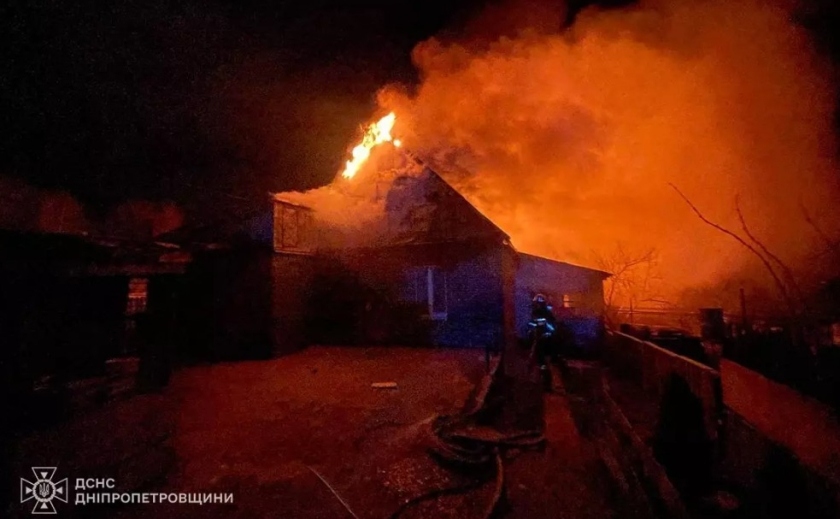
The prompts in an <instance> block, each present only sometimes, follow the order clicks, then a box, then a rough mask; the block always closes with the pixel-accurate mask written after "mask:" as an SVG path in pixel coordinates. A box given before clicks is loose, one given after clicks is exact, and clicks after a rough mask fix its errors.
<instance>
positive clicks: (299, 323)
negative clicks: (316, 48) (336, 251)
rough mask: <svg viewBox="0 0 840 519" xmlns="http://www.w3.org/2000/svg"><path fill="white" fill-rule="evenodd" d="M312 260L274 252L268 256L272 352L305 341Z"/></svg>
mask: <svg viewBox="0 0 840 519" xmlns="http://www.w3.org/2000/svg"><path fill="white" fill-rule="evenodd" d="M314 265H315V260H314V258H313V257H312V256H305V255H299V254H277V253H275V254H274V255H273V256H272V259H271V330H272V331H271V333H272V350H273V353H274V355H275V356H276V355H282V354H284V353H289V352H292V351H296V350H298V349H300V348H302V347H303V346H305V345H306V344H307V343H308V342H309V338H310V334H309V330H308V327H309V324H310V322H309V311H310V309H311V304H310V303H311V301H310V296H311V292H312V290H311V286H312V282H313V279H314Z"/></svg>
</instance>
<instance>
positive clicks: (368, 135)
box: [341, 112, 402, 178]
mask: <svg viewBox="0 0 840 519" xmlns="http://www.w3.org/2000/svg"><path fill="white" fill-rule="evenodd" d="M396 118H397V116H396V115H395V114H394V112H391V113H389V114H388V115H386V116H385V117H383V118H382V119H380V120H378V121H377V122H375V123H373V124H371V125H370V126H368V128H367V130H365V136H364V137H362V142H361V143H359V145H358V146H356V147H355V148H353V152H352V155H353V158H352V159H350V160H348V161H347V166H346V167H345V168H344V171H343V172H342V173H341V175H342V176H343V177H344V178H353V176H354V175H355V174H356V172H358V171H359V168H360V167H362V164H364V163H365V161H366V160H367V159H368V157H370V152H371V150H372V149H373V148H374V147H376V146H378V145H380V144H382V143H383V142H393V143H394V146H396V147H398V148H399V147H400V145H401V144H402V143H401V142H400V141H399V140H394V139H393V138H392V137H391V129H392V128H393V127H394V121H395V120H396Z"/></svg>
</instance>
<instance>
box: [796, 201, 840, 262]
mask: <svg viewBox="0 0 840 519" xmlns="http://www.w3.org/2000/svg"><path fill="white" fill-rule="evenodd" d="M799 208H800V209H801V210H802V216H803V217H804V218H805V222H807V223H808V225H810V226H811V228H812V229H813V230H814V232H815V233H817V236H819V237H820V238H821V239H822V240H823V241H824V242H825V245H826V250H825V251H823V253H822V254H825V253H827V252H835V253H837V252H840V240H832V239H831V238H830V237H829V236H828V234H826V233H825V231H823V230H822V228H821V227H820V226H819V225H817V222H816V221H814V219H813V218H811V213H809V212H808V209H807V208H806V207H805V204H804V203H802V200H801V199H800V200H799ZM822 254H820V255H822Z"/></svg>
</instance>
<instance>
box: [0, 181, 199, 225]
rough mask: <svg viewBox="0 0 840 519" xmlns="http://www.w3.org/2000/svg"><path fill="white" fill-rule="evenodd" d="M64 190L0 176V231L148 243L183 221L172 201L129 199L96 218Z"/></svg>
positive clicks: (181, 213)
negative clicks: (82, 236)
mask: <svg viewBox="0 0 840 519" xmlns="http://www.w3.org/2000/svg"><path fill="white" fill-rule="evenodd" d="M90 213H91V211H89V210H88V209H87V208H86V207H85V206H84V205H83V204H82V203H81V202H80V201H79V200H78V199H77V198H75V197H74V196H73V195H72V194H70V193H68V192H66V191H51V190H45V189H41V188H38V187H35V186H33V185H31V184H28V183H26V182H24V181H22V180H19V179H17V178H13V177H6V176H0V229H8V230H14V231H27V232H44V233H60V234H78V235H85V234H103V235H107V236H112V237H118V238H129V239H136V240H148V239H152V238H153V237H155V236H158V235H161V234H163V233H166V232H169V231H171V230H174V229H177V228H178V227H180V226H181V225H182V224H183V222H184V215H183V212H182V210H181V209H180V208H179V207H178V206H177V205H176V204H175V203H173V202H166V201H164V202H152V201H146V200H129V201H126V202H123V203H121V204H119V205H117V206H116V207H114V208H112V209H111V210H110V211H109V212H108V213H107V214H105V215H104V217H100V218H95V217H92V216H91V214H90Z"/></svg>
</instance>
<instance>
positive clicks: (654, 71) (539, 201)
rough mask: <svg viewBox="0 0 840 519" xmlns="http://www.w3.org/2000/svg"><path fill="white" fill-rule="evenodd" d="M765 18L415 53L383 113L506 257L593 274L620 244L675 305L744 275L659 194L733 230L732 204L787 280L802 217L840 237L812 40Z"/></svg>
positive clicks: (826, 84)
mask: <svg viewBox="0 0 840 519" xmlns="http://www.w3.org/2000/svg"><path fill="white" fill-rule="evenodd" d="M766 4H767V3H766V2H759V1H758V0H755V1H749V0H748V1H740V2H733V1H731V0H709V1H704V2H689V1H687V0H685V1H672V2H667V3H659V2H657V3H648V4H644V5H642V6H641V7H635V8H632V9H625V10H619V11H597V10H592V11H588V12H584V13H582V14H581V15H580V16H579V17H578V20H577V22H576V23H575V25H574V27H572V28H571V29H569V30H567V31H566V32H563V33H550V32H546V31H544V30H525V31H521V32H520V33H519V36H517V37H513V38H511V37H502V38H499V39H498V40H496V41H494V42H492V43H490V44H482V43H480V42H479V43H476V42H470V41H465V42H459V43H443V42H441V41H439V40H436V39H431V40H428V41H425V42H422V43H420V44H419V45H417V47H416V48H415V49H414V53H413V59H414V62H415V64H416V66H417V68H418V69H419V72H420V77H421V83H420V84H419V86H418V87H417V88H416V89H415V90H414V91H413V93H408V92H407V91H406V90H405V89H404V88H403V87H400V86H389V87H387V88H385V89H383V90H382V91H381V92H380V95H379V99H380V104H381V106H382V108H383V109H385V110H388V111H394V112H395V113H396V114H397V119H398V120H399V121H400V137H401V138H403V141H404V142H405V143H406V146H409V147H410V148H411V149H412V150H413V151H415V152H417V153H418V155H420V156H423V157H427V158H429V159H430V161H431V162H433V163H434V164H436V165H437V166H438V169H440V173H441V174H443V175H444V177H445V178H446V179H447V180H448V181H449V182H451V183H452V184H454V185H455V186H456V187H457V188H459V190H460V191H461V192H462V193H463V194H464V195H465V196H467V198H469V199H470V200H471V201H472V202H473V203H474V204H475V205H476V206H477V207H478V208H479V209H480V210H481V211H482V212H484V214H486V215H487V216H488V217H490V218H491V219H492V220H493V221H495V222H496V223H497V224H498V225H499V226H500V227H502V228H503V229H504V230H505V231H506V232H508V233H509V234H510V235H511V236H512V238H513V241H514V245H516V246H517V247H518V248H519V249H521V250H524V251H527V252H532V253H535V254H540V255H545V256H549V257H553V258H558V259H561V260H566V261H572V262H577V263H584V264H593V262H595V260H596V259H597V258H598V257H603V256H604V255H606V254H608V253H609V251H612V250H614V249H615V247H616V245H617V244H619V243H621V244H622V245H623V247H625V249H627V250H639V251H642V250H648V249H650V248H651V247H654V248H656V249H657V251H658V254H657V258H658V267H659V269H660V270H661V272H660V274H659V275H658V276H657V279H659V280H661V281H660V284H661V286H660V287H658V288H657V291H658V292H659V293H661V294H662V295H664V297H666V298H670V299H672V300H673V299H676V298H678V297H679V294H681V293H683V292H685V291H686V290H690V289H696V288H697V287H701V286H706V285H709V284H713V283H717V282H719V281H722V280H724V279H728V278H730V277H731V276H733V275H734V274H736V273H738V272H742V271H744V270H745V269H747V270H749V269H752V268H753V267H754V265H753V262H752V260H751V258H750V255H749V252H747V251H745V250H744V249H742V248H741V246H740V245H738V244H737V243H735V242H734V241H732V240H731V239H730V238H728V237H726V236H723V235H722V234H720V233H718V232H717V231H715V230H713V229H710V228H709V227H707V226H705V225H704V224H703V223H701V222H700V220H699V219H697V217H696V216H695V215H694V214H693V213H692V212H691V211H690V209H689V208H688V207H687V206H686V205H685V204H684V203H683V202H682V201H681V200H680V199H679V198H678V197H677V196H676V194H675V193H674V191H673V190H671V189H670V188H669V187H668V184H669V183H674V184H676V185H677V186H679V187H680V189H681V190H682V191H683V192H685V193H686V195H687V196H688V197H689V198H690V199H691V200H692V201H693V202H694V203H695V204H696V205H697V206H698V207H699V208H701V209H702V210H703V212H704V213H705V214H706V215H707V216H708V217H709V218H711V219H713V220H715V221H717V222H719V223H721V224H723V225H725V226H728V227H730V228H733V229H735V230H738V229H740V225H739V224H738V220H737V216H736V214H735V206H734V198H735V196H736V195H739V196H740V200H741V207H742V210H743V211H744V215H745V217H746V219H747V221H748V222H749V223H750V225H751V230H752V231H753V233H754V234H755V235H757V236H759V237H760V238H762V239H763V240H764V241H765V242H766V244H767V245H768V247H770V248H771V249H773V250H775V251H777V252H778V254H779V255H780V256H782V257H783V258H784V259H785V260H787V261H790V262H791V263H793V264H795V265H804V264H803V263H802V260H803V258H804V257H805V256H806V255H807V254H808V252H809V251H811V250H812V249H813V248H814V247H815V243H816V241H817V236H815V233H814V232H813V230H812V229H810V228H809V227H808V225H807V224H806V222H805V220H804V218H803V217H802V216H801V211H800V204H804V205H805V206H807V207H809V208H810V210H811V213H812V215H816V218H817V219H819V221H820V222H821V224H822V225H823V226H824V227H825V228H827V229H830V232H832V233H836V232H838V230H840V229H838V224H839V223H840V218H838V215H837V209H836V207H837V204H836V200H837V199H838V198H837V197H838V193H840V189H838V180H837V179H838V172H837V169H836V158H835V157H836V149H835V139H834V133H833V129H832V126H831V119H832V116H833V110H834V103H833V94H834V92H833V86H832V84H831V82H830V78H829V74H828V73H827V70H826V69H825V68H824V66H823V65H824V64H823V63H821V61H820V59H819V58H818V56H817V54H816V53H815V52H814V50H813V49H812V46H811V43H810V41H809V39H808V37H807V34H806V33H805V32H804V31H803V30H802V29H800V28H798V27H797V26H795V25H793V24H792V23H791V22H790V21H789V20H790V14H789V12H788V11H786V10H785V9H783V8H781V7H775V6H771V5H766ZM518 19H521V17H520V18H518ZM754 272H755V277H756V278H761V279H764V278H765V273H764V272H762V271H760V268H759V269H754Z"/></svg>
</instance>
